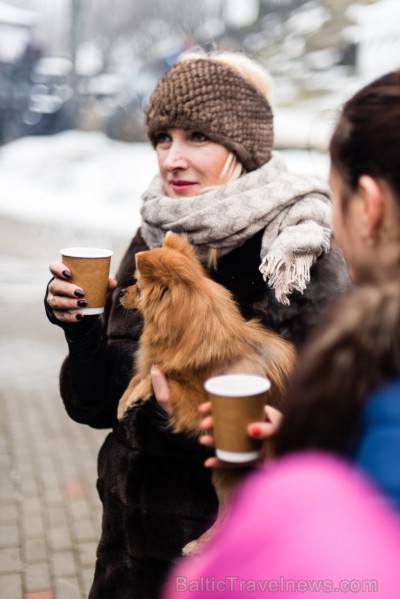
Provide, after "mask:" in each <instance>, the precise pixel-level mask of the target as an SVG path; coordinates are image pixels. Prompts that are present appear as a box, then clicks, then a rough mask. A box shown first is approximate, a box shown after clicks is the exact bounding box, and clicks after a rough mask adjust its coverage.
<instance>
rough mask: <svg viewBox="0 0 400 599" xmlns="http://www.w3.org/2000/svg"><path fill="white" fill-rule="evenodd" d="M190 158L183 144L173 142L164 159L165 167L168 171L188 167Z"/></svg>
mask: <svg viewBox="0 0 400 599" xmlns="http://www.w3.org/2000/svg"><path fill="white" fill-rule="evenodd" d="M187 165H188V160H187V158H186V154H185V149H184V147H183V146H182V144H178V143H173V144H171V146H170V148H169V149H168V152H167V154H166V156H165V160H164V168H166V169H167V170H168V171H174V170H176V169H178V168H181V169H182V168H187Z"/></svg>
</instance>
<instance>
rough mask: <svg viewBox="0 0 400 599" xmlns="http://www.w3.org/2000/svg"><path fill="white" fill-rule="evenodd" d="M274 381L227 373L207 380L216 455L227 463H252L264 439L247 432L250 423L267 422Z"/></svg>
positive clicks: (206, 385)
mask: <svg viewBox="0 0 400 599" xmlns="http://www.w3.org/2000/svg"><path fill="white" fill-rule="evenodd" d="M270 387H271V382H270V381H269V379H267V378H266V377H261V376H256V375H249V374H226V375H222V376H216V377H213V378H210V379H208V380H207V381H206V382H205V384H204V388H205V390H206V393H207V394H208V397H209V399H210V400H211V404H212V415H213V421H214V440H215V447H216V455H217V457H218V458H220V459H221V460H224V461H225V462H237V463H238V462H250V461H252V460H255V459H257V458H258V456H259V455H260V451H261V444H262V442H261V441H259V440H257V439H252V438H251V437H250V436H249V435H248V433H247V430H246V428H247V425H248V424H250V423H251V422H261V421H264V419H265V416H264V406H265V404H266V403H267V399H268V390H269V388H270Z"/></svg>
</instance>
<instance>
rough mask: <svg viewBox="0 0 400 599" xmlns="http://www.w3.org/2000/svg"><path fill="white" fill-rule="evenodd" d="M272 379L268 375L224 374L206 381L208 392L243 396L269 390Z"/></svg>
mask: <svg viewBox="0 0 400 599" xmlns="http://www.w3.org/2000/svg"><path fill="white" fill-rule="evenodd" d="M270 387H271V381H270V380H269V379H268V378H267V377H263V376H257V375H255V374H223V375H220V376H215V377H212V378H209V379H207V380H206V382H205V383H204V388H205V390H206V391H207V392H208V393H213V394H214V395H227V394H229V395H230V396H231V397H242V396H243V395H258V394H260V393H264V392H265V391H268V389H269V388H270Z"/></svg>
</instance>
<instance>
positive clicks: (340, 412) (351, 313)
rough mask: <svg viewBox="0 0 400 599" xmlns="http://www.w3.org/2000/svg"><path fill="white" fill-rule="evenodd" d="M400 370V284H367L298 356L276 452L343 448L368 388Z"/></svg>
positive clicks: (333, 314) (354, 428) (337, 308)
mask: <svg viewBox="0 0 400 599" xmlns="http://www.w3.org/2000/svg"><path fill="white" fill-rule="evenodd" d="M399 373H400V285H399V284H390V285H389V284H388V285H384V286H381V287H363V288H360V289H359V290H357V291H354V292H352V293H351V294H350V295H349V296H348V297H346V298H343V299H342V300H340V301H339V302H337V303H336V304H335V309H334V310H332V311H331V312H330V316H329V317H328V320H327V322H326V323H325V324H324V326H323V327H322V328H320V329H319V330H316V331H315V332H314V334H313V336H312V338H310V339H309V341H308V343H307V344H306V345H305V346H304V348H303V351H302V352H301V353H300V355H299V359H298V363H297V366H296V368H295V370H294V373H293V376H292V377H291V381H290V388H289V392H288V395H287V406H286V409H285V417H284V419H283V423H282V427H281V429H280V431H279V432H278V434H277V438H276V451H277V453H278V454H284V453H287V452H289V451H294V450H299V449H311V448H316V449H326V450H332V451H338V452H345V451H347V449H349V446H350V444H351V442H352V438H353V436H354V435H355V434H356V433H357V427H358V424H359V415H360V410H361V407H362V405H363V403H364V401H365V399H366V397H367V396H368V394H369V393H370V392H372V391H373V390H375V389H376V388H378V387H379V386H380V385H381V384H382V383H384V382H385V381H386V380H388V379H389V378H390V377H393V376H396V375H398V374H399Z"/></svg>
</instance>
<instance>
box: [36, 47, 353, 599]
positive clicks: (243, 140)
mask: <svg viewBox="0 0 400 599" xmlns="http://www.w3.org/2000/svg"><path fill="white" fill-rule="evenodd" d="M270 89H271V83H270V78H269V76H268V75H266V74H263V73H262V70H261V69H260V68H259V67H258V66H256V65H255V64H254V63H252V61H251V60H249V59H247V58H246V57H244V56H241V55H234V54H225V55H221V56H197V55H195V56H194V55H190V56H188V57H186V58H184V59H183V60H181V61H180V62H179V63H178V64H176V65H175V66H173V67H172V68H171V69H170V70H169V71H168V72H167V74H166V75H165V76H164V77H163V78H162V79H161V81H160V82H159V83H158V85H157V86H156V88H155V90H154V92H153V94H152V97H151V99H150V102H149V105H148V107H147V110H146V130H147V134H148V137H149V139H150V141H151V143H152V145H153V146H154V148H155V151H156V153H157V158H158V166H159V172H158V173H157V175H156V176H155V178H154V180H153V181H152V182H151V184H150V186H149V188H148V189H147V190H146V191H145V193H144V194H143V204H142V208H141V215H142V222H141V226H140V229H139V230H138V231H137V232H136V235H135V236H134V238H133V240H132V241H131V244H130V246H129V247H128V249H127V251H126V254H125V256H124V258H123V260H122V263H121V265H120V267H119V270H118V273H117V277H116V281H110V292H109V301H108V307H107V309H106V312H105V314H104V316H103V318H102V319H100V318H98V317H87V316H85V317H83V315H82V314H80V313H79V312H78V313H74V314H71V313H70V312H69V310H70V309H71V308H75V309H76V308H77V307H78V308H79V307H84V305H85V296H84V292H85V290H84V289H77V288H76V287H75V286H74V285H72V284H71V283H70V282H69V281H68V280H69V278H70V273H69V271H68V269H66V267H65V266H64V265H63V264H61V263H52V264H51V265H50V270H51V272H52V274H53V277H54V278H53V279H52V281H51V282H50V284H49V286H48V292H47V296H46V309H47V314H48V316H49V319H50V321H51V322H52V323H53V324H56V325H59V326H60V327H61V328H63V329H64V332H65V336H66V340H67V343H68V348H69V355H68V357H67V359H66V361H65V362H64V364H63V367H62V371H61V379H60V387H61V395H62V397H63V401H64V404H65V407H66V409H67V411H68V413H69V415H70V416H71V418H73V419H74V420H76V421H78V422H81V423H85V424H88V425H89V426H93V427H97V428H111V429H112V432H111V433H110V434H109V436H108V437H107V439H106V441H105V443H104V445H103V447H102V448H101V450H100V454H99V471H98V489H99V494H100V498H101V500H102V502H103V513H104V515H103V528H102V535H101V539H100V543H99V547H98V551H97V564H96V572H95V576H94V581H93V586H92V589H91V592H90V599H100V598H105V597H107V598H109V597H113V599H126V598H127V597H132V598H133V597H137V598H140V599H145V598H146V599H149V598H155V597H158V596H159V592H160V588H161V585H162V582H163V580H164V579H165V576H166V574H167V572H168V570H169V568H170V566H171V563H172V562H173V561H174V560H175V559H176V558H177V557H178V556H179V554H180V553H181V550H182V548H183V546H184V545H185V544H186V543H188V542H189V541H191V540H192V539H194V538H197V537H198V536H199V535H200V534H202V533H203V532H204V531H205V530H206V529H207V528H208V527H209V525H210V523H211V522H212V520H213V518H214V516H215V514H216V510H217V504H216V497H215V493H214V490H213V487H212V485H211V480H210V471H209V470H208V469H207V468H205V467H204V460H205V458H206V457H207V455H208V452H209V450H207V449H206V448H204V447H201V446H200V445H199V444H198V442H197V441H196V440H190V439H188V438H186V437H185V436H184V435H177V434H174V435H172V434H171V432H170V430H169V426H168V414H167V412H166V411H165V410H164V409H163V407H162V405H160V403H158V402H157V400H156V399H153V400H151V401H150V402H146V403H145V404H143V405H139V406H137V407H136V408H135V409H133V410H131V411H129V412H128V414H127V416H126V418H125V419H124V420H123V421H121V422H118V421H117V418H116V414H117V405H118V401H119V399H120V397H121V396H122V394H123V392H124V389H125V388H126V386H127V384H128V382H129V380H130V377H131V372H132V365H133V364H132V362H133V354H134V350H135V348H136V346H137V342H138V339H139V336H140V333H141V327H142V322H141V320H140V317H139V316H138V315H136V314H134V313H126V312H124V311H123V309H122V307H121V305H120V303H119V299H118V296H119V291H120V289H121V288H125V287H127V286H128V285H130V284H131V283H132V277H133V273H134V271H135V255H136V253H137V252H140V251H143V250H146V249H148V248H152V247H157V246H160V245H161V243H162V240H163V238H164V236H165V234H166V232H167V231H168V230H173V231H176V232H183V233H187V234H188V236H189V239H190V241H191V243H192V244H193V245H194V246H195V249H196V252H197V254H198V255H199V257H200V258H201V260H202V261H203V263H204V265H205V267H206V268H207V269H208V272H209V274H210V276H211V277H212V278H213V279H214V280H215V281H217V282H219V283H221V284H222V285H224V286H225V287H227V288H228V289H229V290H230V291H231V292H232V293H233V295H234V297H235V298H236V300H237V302H238V305H239V306H240V309H241V311H242V313H243V315H244V316H245V317H246V318H251V317H258V318H259V319H261V321H262V322H263V324H264V325H265V326H266V327H271V328H272V329H274V330H275V331H277V332H278V333H280V334H281V335H282V336H284V337H285V338H286V339H288V340H290V341H292V342H293V343H294V344H295V345H299V344H301V342H302V340H303V338H304V337H305V335H306V334H307V333H308V331H309V330H310V329H311V328H312V327H313V326H314V325H315V324H316V322H317V321H318V319H319V318H320V317H321V313H322V310H323V309H324V307H325V306H326V304H327V302H328V300H331V299H332V298H333V297H335V296H337V295H340V294H341V293H342V292H343V291H344V290H345V289H346V287H347V285H348V278H347V271H346V267H345V263H344V260H343V258H342V256H341V255H340V254H339V252H338V251H337V250H335V249H334V248H333V246H332V239H331V229H330V221H331V204H330V198H329V193H328V189H327V186H326V184H325V183H324V182H322V181H320V180H319V179H318V178H317V177H314V176H310V177H306V176H300V175H294V174H291V173H289V172H288V171H287V170H286V168H285V165H284V163H283V161H282V159H281V157H280V156H279V155H278V154H277V153H275V152H274V151H273V123H272V121H273V115H272V110H271V105H270V102H269V100H268V98H267V96H266V93H268V94H269V93H270ZM188 326H190V323H188Z"/></svg>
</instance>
